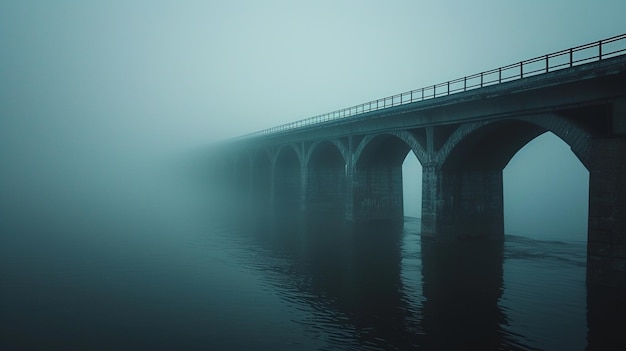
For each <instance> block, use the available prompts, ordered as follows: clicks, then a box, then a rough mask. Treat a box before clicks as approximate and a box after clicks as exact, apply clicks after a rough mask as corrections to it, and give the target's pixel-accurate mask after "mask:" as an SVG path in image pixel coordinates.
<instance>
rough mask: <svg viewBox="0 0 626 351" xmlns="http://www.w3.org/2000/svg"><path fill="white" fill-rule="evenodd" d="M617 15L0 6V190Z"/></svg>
mask: <svg viewBox="0 0 626 351" xmlns="http://www.w3.org/2000/svg"><path fill="white" fill-rule="evenodd" d="M624 13H626V2H624V1H622V0H614V1H613V0H600V1H582V0H569V1H561V0H558V1H557V0H553V1H549V0H541V1H539V0H528V1H523V2H513V1H501V0H499V1H495V0H494V1H471V2H469V1H451V0H443V1H325V0H320V1H315V2H313V1H306V2H304V1H272V0H270V1H237V0H233V1H175V2H174V1H158V0H154V1H132V0H131V1H129V0H125V1H114V0H112V1H82V0H80V1H67V0H59V1H37V0H31V1H17V0H16V1H12V0H7V1H2V2H0V43H1V45H0V150H2V151H1V154H0V161H1V162H2V164H3V175H2V177H4V179H3V183H4V185H3V188H2V190H3V192H5V195H6V194H12V196H14V197H20V198H21V197H24V196H23V194H22V193H21V192H28V193H31V195H32V197H33V198H34V199H35V200H32V201H31V202H30V203H29V204H30V205H32V204H33V203H34V202H36V199H37V196H39V195H38V194H40V193H41V192H45V193H50V194H51V196H53V195H54V194H59V193H61V192H68V184H71V185H72V188H79V189H89V188H93V187H100V188H103V187H104V188H106V187H115V186H116V185H113V184H112V183H111V181H110V180H111V179H116V180H120V181H124V180H125V179H129V178H132V176H133V174H134V173H133V172H135V170H136V169H135V168H132V167H136V165H138V164H143V163H145V162H148V161H147V160H149V159H151V158H155V157H159V156H161V155H163V154H167V153H172V152H174V151H175V150H181V149H185V148H194V147H198V146H202V145H206V144H207V143H210V142H212V141H215V140H222V139H227V138H231V137H236V136H238V135H241V134H245V133H249V132H254V131H257V130H261V129H264V128H268V127H272V126H275V125H279V124H282V123H287V122H291V121H295V120H298V119H304V118H307V117H311V116H315V115H318V114H322V113H326V112H330V111H333V110H336V109H340V108H344V107H348V106H353V105H356V104H359V103H362V102H366V101H369V100H373V99H377V98H381V97H384V96H388V95H392V94H396V93H399V92H403V91H407V90H411V89H415V88H420V87H422V86H427V85H432V84H435V83H439V82H444V81H447V80H449V79H454V78H458V77H462V76H465V75H469V74H473V73H477V72H480V71H483V70H487V69H491V68H495V67H499V66H503V65H507V64H510V63H513V62H518V61H520V60H523V59H527V58H532V57H535V56H539V55H543V54H546V53H549V52H553V51H558V50H561V49H566V48H569V47H572V46H576V45H580V44H585V43H587V42H592V41H596V40H599V39H603V38H607V37H611V36H614V35H618V34H621V33H622V32H623V31H624V28H625V27H624V17H623V14H624ZM103 175H106V176H103ZM133 185H134V184H131V183H128V187H129V188H130V187H133ZM33 187H34V188H33ZM88 194H89V193H88ZM85 196H87V197H89V195H85ZM5 198H6V196H5ZM30 205H29V206H30ZM25 206H26V205H25Z"/></svg>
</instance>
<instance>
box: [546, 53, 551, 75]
mask: <svg viewBox="0 0 626 351" xmlns="http://www.w3.org/2000/svg"><path fill="white" fill-rule="evenodd" d="M549 58H550V55H546V73H548V71H549V70H550V63H549V62H548V60H549Z"/></svg>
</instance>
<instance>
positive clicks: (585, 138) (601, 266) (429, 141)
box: [213, 34, 626, 287]
mask: <svg viewBox="0 0 626 351" xmlns="http://www.w3.org/2000/svg"><path fill="white" fill-rule="evenodd" d="M624 53H626V34H624V35H619V36H616V37H612V38H608V39H604V40H600V41H597V42H594V43H590V44H586V45H581V46H578V47H575V48H571V49H567V50H562V51H559V52H555V53H552V54H547V55H544V56H540V57H536V58H533V59H530V60H524V61H521V62H518V63H515V64H512V65H508V66H504V67H500V68H497V69H494V70H490V71H486V72H481V73H478V74H474V75H471V76H467V77H463V78H459V79H455V80H452V81H448V82H445V83H440V84H435V85H432V86H428V87H424V88H420V89H416V90H412V91H409V92H406V93H402V94H397V95H394V96H390V97H387V98H383V99H378V100H374V101H370V102H367V103H364V104H360V105H357V106H353V107H349V108H346V109H342V110H339V111H334V112H331V113H327V114H323V115H320V116H315V117H312V118H308V119H305V120H301V121H296V122H293V123H289V124H285V125H282V126H277V127H273V128H269V129H266V130H263V131H260V132H257V133H252V134H248V135H245V136H242V137H239V138H236V139H233V140H229V141H226V142H223V143H221V144H220V145H217V146H215V148H214V149H213V151H214V155H215V157H214V162H215V163H214V164H215V165H216V166H217V167H216V169H219V170H220V171H221V173H220V176H221V177H222V178H223V179H225V180H228V183H229V184H231V185H232V186H233V187H234V188H235V189H236V190H237V191H238V192H239V193H240V195H242V196H244V198H245V199H247V200H248V201H246V202H247V203H256V204H257V205H258V206H262V207H263V208H273V209H274V210H275V211H287V210H290V209H294V208H296V209H299V210H306V211H329V212H333V213H340V214H341V215H342V216H343V217H344V218H345V219H348V220H354V221H362V220H388V221H392V222H394V221H395V222H399V221H401V220H402V217H403V208H402V206H403V198H402V197H403V191H402V162H403V160H404V158H405V157H406V155H407V153H408V152H413V153H414V154H415V155H416V157H417V158H418V160H419V161H420V163H421V164H422V169H423V175H422V182H423V184H422V189H423V190H422V236H423V237H424V238H431V239H432V240H437V241H456V240H460V239H471V240H501V239H502V238H503V234H504V220H503V192H502V170H503V169H504V167H505V166H506V165H507V163H508V162H509V161H510V159H511V158H512V157H513V156H514V155H515V153H516V152H517V151H519V150H520V149H521V148H522V147H523V146H524V145H526V144H527V143H528V142H529V141H531V140H532V139H534V138H535V137H537V136H539V135H541V134H543V133H545V132H547V131H550V132H552V133H554V134H555V135H557V136H559V137H560V138H561V139H562V140H563V141H565V142H566V143H567V144H568V145H569V146H570V147H571V149H572V151H573V152H574V154H576V156H577V157H578V158H579V159H580V161H581V163H582V164H583V165H584V166H585V167H586V168H587V170H589V173H590V178H589V179H590V180H589V183H590V184H589V228H588V279H587V280H588V282H589V283H593V284H604V285H609V286H623V287H626V55H624Z"/></svg>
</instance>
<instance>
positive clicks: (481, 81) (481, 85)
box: [480, 72, 483, 88]
mask: <svg viewBox="0 0 626 351" xmlns="http://www.w3.org/2000/svg"><path fill="white" fill-rule="evenodd" d="M480 87H481V88H482V87H483V72H480Z"/></svg>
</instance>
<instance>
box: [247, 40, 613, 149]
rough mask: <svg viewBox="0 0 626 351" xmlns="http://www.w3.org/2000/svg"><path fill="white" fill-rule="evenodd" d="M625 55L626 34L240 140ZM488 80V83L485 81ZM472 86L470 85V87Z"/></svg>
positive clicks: (341, 110)
mask: <svg viewBox="0 0 626 351" xmlns="http://www.w3.org/2000/svg"><path fill="white" fill-rule="evenodd" d="M619 41H622V42H621V44H624V45H622V47H621V48H617V49H613V51H605V50H603V46H605V47H604V49H606V45H607V44H610V43H615V42H619ZM596 48H597V52H596V54H594V55H591V56H584V57H583V58H576V59H575V57H574V54H575V53H578V52H581V51H585V50H590V49H596ZM624 53H626V33H625V34H620V35H616V36H614V37H610V38H607V39H602V40H598V41H594V42H591V43H587V44H583V45H579V46H575V47H572V48H569V49H565V50H560V51H556V52H553V53H549V54H546V55H542V56H537V57H534V58H531V59H527V60H523V61H520V62H517V63H512V64H509V65H506V66H502V67H498V68H494V69H491V70H487V71H483V72H480V73H475V74H472V75H469V76H465V77H461V78H456V79H453V80H449V81H446V82H443V83H437V84H433V85H428V86H425V87H422V88H418V89H414V90H409V91H406V92H403V93H398V94H394V95H391V96H387V97H384V98H381V99H376V100H371V101H368V102H365V103H362V104H359V105H355V106H351V107H346V108H343V109H339V110H335V111H332V112H328V113H324V114H321V115H317V116H314V117H309V118H305V119H301V120H297V121H294V122H290V123H286V124H282V125H279V126H275V127H271V128H267V129H264V130H261V131H257V132H253V133H249V134H246V135H243V136H240V137H238V138H236V139H241V138H249V137H253V136H258V135H267V134H275V133H280V132H285V131H288V130H292V129H296V128H302V127H308V126H311V125H317V124H321V123H325V122H328V121H333V120H336V119H341V118H346V117H352V116H356V115H360V114H364V113H367V112H372V111H378V110H382V109H385V108H389V107H393V106H398V105H404V104H409V103H413V102H418V101H424V100H429V99H434V98H437V97H441V96H448V95H451V94H455V93H458V92H462V91H468V90H473V89H477V88H482V87H485V86H491V85H495V84H500V83H504V82H510V81H513V80H517V79H522V78H525V77H530V76H535V75H538V74H542V73H548V72H553V71H556V70H560V69H564V68H569V67H573V66H578V65H581V64H585V63H590V62H596V61H600V60H603V59H605V58H611V57H615V56H619V55H623V54H624ZM563 56H565V57H566V58H567V60H566V61H565V62H560V63H557V64H553V65H550V59H553V61H554V59H555V58H560V57H563ZM542 62H545V65H543V66H541V68H540V69H538V68H536V67H534V66H532V67H528V66H530V65H533V64H538V63H542ZM524 68H527V69H530V70H528V71H525V70H524ZM511 71H513V73H512V74H509V73H510V72H511ZM503 73H504V74H505V76H504V77H503ZM492 75H497V77H491V76H492ZM486 78H487V80H485V79H486ZM478 81H479V82H478ZM461 83H462V86H457V85H461ZM468 83H470V84H469V85H468ZM451 87H452V89H451ZM438 90H439V91H438Z"/></svg>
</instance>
